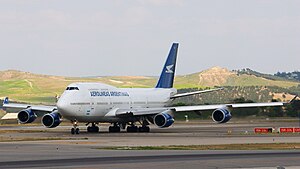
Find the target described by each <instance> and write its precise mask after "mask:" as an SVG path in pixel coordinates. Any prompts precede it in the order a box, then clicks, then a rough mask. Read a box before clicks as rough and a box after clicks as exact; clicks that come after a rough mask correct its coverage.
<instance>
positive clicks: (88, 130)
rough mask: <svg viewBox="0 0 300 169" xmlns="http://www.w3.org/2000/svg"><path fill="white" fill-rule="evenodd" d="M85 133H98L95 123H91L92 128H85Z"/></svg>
mask: <svg viewBox="0 0 300 169" xmlns="http://www.w3.org/2000/svg"><path fill="white" fill-rule="evenodd" d="M87 132H88V133H98V132H99V127H98V126H96V123H92V126H88V127H87Z"/></svg>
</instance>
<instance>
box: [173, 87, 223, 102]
mask: <svg viewBox="0 0 300 169" xmlns="http://www.w3.org/2000/svg"><path fill="white" fill-rule="evenodd" d="M218 90H223V88H216V89H208V90H200V91H195V92H189V93H180V94H176V95H174V96H172V97H171V99H176V98H179V97H185V96H191V95H196V94H201V93H208V92H214V91H218Z"/></svg>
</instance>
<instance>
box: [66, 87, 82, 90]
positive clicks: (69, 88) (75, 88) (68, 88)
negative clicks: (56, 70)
mask: <svg viewBox="0 0 300 169" xmlns="http://www.w3.org/2000/svg"><path fill="white" fill-rule="evenodd" d="M66 90H79V88H78V87H67V89H66Z"/></svg>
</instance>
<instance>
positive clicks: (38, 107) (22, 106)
mask: <svg viewBox="0 0 300 169" xmlns="http://www.w3.org/2000/svg"><path fill="white" fill-rule="evenodd" d="M2 108H4V109H5V108H14V109H27V108H30V109H32V110H33V111H38V112H52V111H53V110H56V109H57V107H56V106H44V105H30V104H17V103H9V101H8V98H5V99H4V101H3V106H2Z"/></svg>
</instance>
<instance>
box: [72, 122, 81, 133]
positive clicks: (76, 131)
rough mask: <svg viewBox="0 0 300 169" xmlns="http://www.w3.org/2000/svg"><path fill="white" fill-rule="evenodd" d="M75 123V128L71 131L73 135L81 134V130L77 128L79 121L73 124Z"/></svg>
mask: <svg viewBox="0 0 300 169" xmlns="http://www.w3.org/2000/svg"><path fill="white" fill-rule="evenodd" d="M72 123H73V128H72V129H71V134H79V132H80V131H79V128H77V126H78V125H77V121H76V120H75V121H73V122H72Z"/></svg>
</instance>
